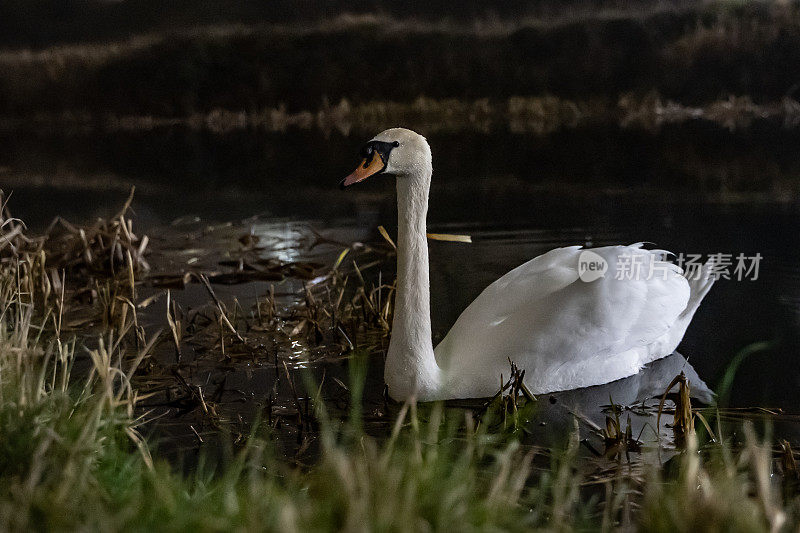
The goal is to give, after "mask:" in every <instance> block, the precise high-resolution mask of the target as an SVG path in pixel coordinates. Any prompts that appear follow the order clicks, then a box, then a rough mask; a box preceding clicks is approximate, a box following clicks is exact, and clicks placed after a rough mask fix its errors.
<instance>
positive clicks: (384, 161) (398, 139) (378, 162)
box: [341, 128, 431, 188]
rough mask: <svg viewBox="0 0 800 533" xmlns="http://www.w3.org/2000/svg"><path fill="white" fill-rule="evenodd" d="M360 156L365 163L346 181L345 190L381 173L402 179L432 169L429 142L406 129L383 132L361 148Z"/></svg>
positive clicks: (342, 183) (343, 183)
mask: <svg viewBox="0 0 800 533" xmlns="http://www.w3.org/2000/svg"><path fill="white" fill-rule="evenodd" d="M360 155H361V158H362V160H361V163H360V164H359V165H358V168H356V169H355V170H354V171H353V173H352V174H350V175H349V176H347V177H346V178H345V179H343V180H342V182H341V186H342V188H344V187H347V186H349V185H352V184H354V183H358V182H359V181H364V180H365V179H367V178H369V177H370V176H376V175H379V174H387V175H389V176H397V177H398V178H402V177H406V176H411V175H419V174H420V173H421V172H422V171H424V170H426V169H428V170H429V169H430V166H431V147H430V146H428V141H426V140H425V137H423V136H422V135H420V134H419V133H416V132H414V131H411V130H407V129H405V128H391V129H388V130H386V131H382V132H381V133H379V134H378V135H376V136H375V137H373V138H372V140H371V141H369V142H368V143H367V144H365V145H364V146H363V147H362V148H361V152H360Z"/></svg>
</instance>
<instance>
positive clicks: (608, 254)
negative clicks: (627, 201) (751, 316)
mask: <svg viewBox="0 0 800 533" xmlns="http://www.w3.org/2000/svg"><path fill="white" fill-rule="evenodd" d="M375 140H376V141H382V142H395V141H396V142H397V143H398V144H397V147H396V148H394V149H393V150H392V151H391V155H390V157H389V156H387V157H388V161H387V162H386V165H385V170H384V171H385V172H386V173H390V174H394V175H395V176H397V204H398V218H399V220H398V242H397V267H398V271H397V292H396V297H395V298H396V300H395V308H394V319H393V324H392V338H391V341H390V343H389V351H388V354H387V358H386V366H385V372H384V377H385V380H386V384H387V385H388V388H389V394H390V395H391V396H392V397H393V398H394V399H396V400H406V399H409V398H416V399H418V400H422V401H428V400H442V399H450V398H473V397H486V396H491V395H493V394H494V393H496V392H497V391H498V389H499V387H500V384H501V383H500V380H501V375H503V376H506V377H508V375H509V371H510V366H509V360H510V361H513V362H514V363H515V364H516V365H517V366H518V367H519V368H521V369H524V370H525V384H526V386H527V387H528V388H529V389H530V390H531V392H533V393H534V394H537V393H545V392H554V391H560V390H567V389H574V388H579V387H587V386H590V385H599V384H603V383H608V382H611V381H614V380H617V379H621V378H624V377H627V376H631V375H633V374H635V373H637V372H638V371H639V370H640V369H641V368H642V367H643V366H644V365H645V364H647V363H649V362H651V361H654V360H656V359H659V358H661V357H664V356H666V355H669V354H670V353H672V352H673V351H674V350H675V348H676V347H677V346H678V343H679V342H680V341H681V339H682V338H683V335H684V333H685V331H686V328H687V326H688V325H689V322H690V321H691V319H692V316H693V315H694V312H695V311H696V310H697V307H698V306H699V305H700V302H701V300H702V299H703V297H704V296H705V294H706V293H707V292H708V290H709V289H710V288H711V284H712V283H713V279H711V278H709V277H707V276H705V277H703V279H700V280H697V281H692V282H691V283H690V282H688V281H687V279H686V278H685V277H684V276H683V275H682V272H681V270H680V269H679V268H678V267H677V266H675V265H672V264H671V263H667V262H664V261H663V260H662V259H663V255H664V252H659V251H649V250H645V249H643V248H642V247H641V245H640V244H636V245H631V246H608V247H604V248H594V249H592V251H593V252H594V253H596V254H598V255H599V256H600V257H602V258H603V259H604V260H605V261H606V262H607V264H608V270H607V272H606V274H605V275H604V276H603V277H600V278H599V279H596V280H595V281H591V282H587V281H582V280H581V278H580V277H579V273H578V256H579V255H580V253H581V251H582V249H581V247H579V246H572V247H567V248H558V249H555V250H551V251H550V252H547V253H545V254H543V255H541V256H539V257H536V258H534V259H532V260H530V261H528V262H527V263H525V264H523V265H521V266H519V267H517V268H515V269H514V270H512V271H511V272H509V273H508V274H506V275H504V276H503V277H501V278H500V279H498V280H497V281H495V282H494V283H492V284H491V285H489V287H487V288H486V289H485V290H484V291H483V292H482V293H481V294H480V296H478V298H476V299H475V301H474V302H472V304H470V305H469V306H468V307H467V308H466V309H465V310H464V312H463V313H462V314H461V316H460V317H459V318H458V320H457V321H456V323H455V324H454V325H453V327H452V329H451V330H450V332H449V333H448V334H447V336H446V337H445V338H444V339H443V340H442V342H441V343H440V344H439V345H438V346H437V347H436V349H435V350H434V348H433V345H432V341H431V321H430V282H429V275H428V243H427V237H426V222H425V220H426V215H427V211H428V192H429V188H430V179H431V175H432V162H431V152H430V147H429V146H428V143H427V141H426V140H425V139H424V137H422V136H420V135H418V134H416V133H414V132H412V131H409V130H405V129H401V128H395V129H390V130H387V131H385V132H383V133H381V134H379V135H378V136H377V137H375ZM365 167H366V165H365ZM360 179H363V178H359V180H360ZM631 258H634V259H633V261H634V262H636V261H642V263H640V264H643V265H649V264H650V263H649V262H650V261H654V264H655V265H656V269H654V271H655V272H657V274H656V275H653V276H644V275H643V276H639V279H617V276H616V275H615V274H616V272H617V271H618V269H617V265H618V264H619V263H620V261H627V262H630V261H631Z"/></svg>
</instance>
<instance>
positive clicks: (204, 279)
mask: <svg viewBox="0 0 800 533" xmlns="http://www.w3.org/2000/svg"><path fill="white" fill-rule="evenodd" d="M196 277H197V279H199V280H200V282H201V283H202V284H203V286H204V287H205V288H206V291H207V292H208V294H209V295H210V296H211V299H212V300H214V304H215V305H216V306H217V310H218V311H219V315H220V320H222V322H223V323H224V324H225V325H226V326H227V327H228V329H229V330H230V332H231V333H232V334H233V335H234V337H236V340H238V341H239V342H241V343H242V344H247V343H246V342H245V340H244V338H242V336H241V335H239V332H238V331H236V328H235V327H233V324H231V321H230V320H228V315H227V314H226V313H225V306H223V305H222V302H221V301H220V299H219V298H218V297H217V294H216V293H215V292H214V289H213V288H212V287H211V283H209V281H208V276H206V275H205V274H196Z"/></svg>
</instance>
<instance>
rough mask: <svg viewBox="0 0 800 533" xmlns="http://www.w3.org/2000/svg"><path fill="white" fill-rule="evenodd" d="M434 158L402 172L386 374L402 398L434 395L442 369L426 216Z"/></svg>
mask: <svg viewBox="0 0 800 533" xmlns="http://www.w3.org/2000/svg"><path fill="white" fill-rule="evenodd" d="M431 174H432V168H431V166H430V163H428V164H427V165H423V166H421V167H420V168H419V169H418V170H417V171H416V172H414V173H412V174H409V175H407V176H399V177H398V178H397V213H398V233H397V292H396V295H395V311H394V319H393V322H392V339H391V342H390V343H389V352H388V354H387V357H386V370H385V376H384V377H385V379H386V384H387V385H388V386H389V393H390V394H391V396H392V397H393V398H395V399H398V400H405V399H407V398H410V397H412V396H415V397H416V398H417V399H419V400H427V399H434V398H435V396H436V393H437V391H438V390H439V386H440V371H439V367H438V366H437V365H436V360H435V358H434V355H433V344H432V339H431V302H430V278H429V274H428V239H427V236H426V221H425V220H426V217H427V213H428V192H429V190H430V180H431Z"/></svg>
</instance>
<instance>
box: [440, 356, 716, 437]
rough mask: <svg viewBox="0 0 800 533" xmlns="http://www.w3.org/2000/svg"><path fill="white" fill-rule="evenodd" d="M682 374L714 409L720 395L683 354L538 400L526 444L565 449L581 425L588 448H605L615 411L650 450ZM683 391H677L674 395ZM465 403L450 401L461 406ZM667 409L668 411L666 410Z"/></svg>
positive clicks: (665, 432) (696, 397)
mask: <svg viewBox="0 0 800 533" xmlns="http://www.w3.org/2000/svg"><path fill="white" fill-rule="evenodd" d="M681 372H683V374H684V375H685V376H686V379H687V381H688V382H689V387H690V392H691V397H692V400H693V401H697V402H699V403H702V404H710V403H712V402H713V400H714V393H713V391H711V389H709V388H708V386H707V385H706V384H705V382H704V381H703V380H702V379H701V378H700V376H699V375H698V374H697V372H696V371H695V369H694V368H692V365H691V364H689V361H687V360H686V359H685V358H684V357H683V356H682V355H681V354H680V353H678V352H673V353H672V354H670V355H668V356H667V357H664V358H662V359H659V360H657V361H653V362H652V363H650V364H648V365H647V366H645V367H644V368H643V369H642V370H641V371H640V372H639V373H638V374H635V375H633V376H630V377H627V378H624V379H620V380H617V381H613V382H611V383H606V384H605V385H596V386H593V387H584V388H580V389H574V390H568V391H562V392H555V393H551V394H546V395H539V396H537V400H538V401H537V402H536V405H535V408H534V409H533V412H532V415H531V416H530V417H529V418H528V420H526V421H525V432H526V434H527V436H528V438H527V439H526V440H528V439H529V440H530V441H531V442H532V443H534V444H537V445H542V446H547V445H560V444H563V443H564V442H565V441H566V439H567V438H569V436H570V435H573V434H574V431H575V425H576V421H577V425H578V428H579V431H580V438H581V439H582V440H583V442H584V444H586V446H587V448H589V449H591V450H596V451H602V450H603V449H604V440H603V437H602V435H601V431H600V430H601V428H605V427H606V417H611V418H612V419H613V418H614V417H615V414H614V409H615V408H614V407H612V403H613V406H616V410H617V412H618V413H619V420H620V426H621V429H622V430H623V431H625V429H626V426H627V424H628V419H629V418H628V417H630V426H631V433H632V436H633V438H634V439H637V440H639V441H641V442H642V444H643V445H645V446H647V445H648V444H650V443H653V444H654V443H655V442H656V440H657V436H656V433H655V428H656V424H657V423H658V420H657V418H658V406H659V403H660V400H661V397H662V396H663V394H664V392H665V391H666V390H667V387H668V386H669V385H670V384H671V383H672V382H673V380H674V379H675V377H676V376H678V375H679V374H680V373H681ZM676 391H677V387H675V388H674V389H673V392H676ZM459 404H460V402H458V401H454V402H448V405H453V406H456V405H459ZM665 409H666V406H665ZM672 418H673V417H672V415H671V414H665V413H662V415H661V420H660V423H661V428H660V438H661V439H662V444H664V443H668V442H671V441H672V438H673V434H672V431H671V430H670V428H669V427H668V424H671V423H672Z"/></svg>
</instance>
